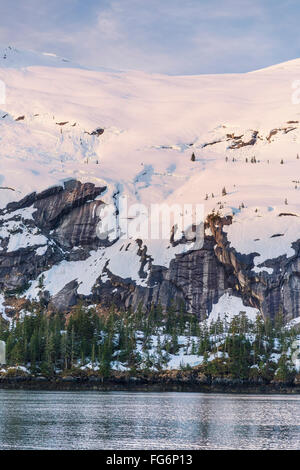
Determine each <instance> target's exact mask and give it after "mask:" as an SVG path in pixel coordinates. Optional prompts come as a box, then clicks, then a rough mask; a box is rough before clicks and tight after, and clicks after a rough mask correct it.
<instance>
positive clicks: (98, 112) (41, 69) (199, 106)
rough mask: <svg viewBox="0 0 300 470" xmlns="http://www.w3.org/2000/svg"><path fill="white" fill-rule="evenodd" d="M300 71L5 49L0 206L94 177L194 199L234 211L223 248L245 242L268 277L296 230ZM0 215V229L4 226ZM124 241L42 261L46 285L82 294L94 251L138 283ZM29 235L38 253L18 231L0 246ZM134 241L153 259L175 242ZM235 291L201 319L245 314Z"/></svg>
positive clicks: (146, 200) (158, 198) (147, 199)
mask: <svg viewBox="0 0 300 470" xmlns="http://www.w3.org/2000/svg"><path fill="white" fill-rule="evenodd" d="M4 56H6V57H4ZM299 77H300V59H298V60H294V61H290V62H286V63H283V64H280V65H278V66H275V67H269V68H266V69H263V70H258V71H255V72H251V73H246V74H226V75H202V76H166V75H159V74H147V73H144V72H139V71H128V72H118V71H116V72H114V71H105V70H86V69H83V68H81V67H79V66H77V65H76V64H72V63H71V62H68V61H66V60H65V59H61V58H58V57H56V56H55V55H53V54H51V53H46V54H43V55H38V54H35V53H32V52H30V53H29V52H23V51H16V50H14V49H6V50H5V51H3V53H2V55H1V59H0V79H1V80H2V81H3V82H4V83H5V85H6V103H4V104H1V105H0V208H4V207H5V206H6V205H7V204H8V203H9V202H12V201H16V200H19V199H21V198H22V197H23V196H25V195H26V194H28V193H31V192H33V191H41V190H44V189H45V188H47V187H49V186H52V185H57V184H62V181H64V180H65V179H67V178H77V179H79V180H80V181H81V182H93V183H95V184H97V185H106V186H107V187H108V190H107V192H106V193H105V194H104V195H103V196H102V195H101V199H102V200H104V202H106V203H111V202H112V200H113V199H112V196H113V194H114V193H115V192H116V190H117V191H118V194H119V196H120V195H126V196H127V197H128V201H129V203H136V202H139V203H143V204H145V205H146V206H149V205H150V204H151V203H162V202H164V203H166V204H170V205H171V204H174V203H179V204H182V205H183V204H188V203H192V204H204V212H205V214H208V213H211V211H212V210H215V211H219V212H221V213H222V214H224V215H228V214H233V224H232V225H231V226H228V227H226V231H227V234H228V240H229V241H230V242H231V246H233V247H234V248H235V249H236V250H237V251H238V252H240V253H243V254H248V253H255V257H254V265H255V266H254V271H255V272H257V273H259V272H261V271H264V272H265V273H266V275H268V274H271V273H272V272H273V270H272V268H268V266H266V265H265V262H266V261H267V260H268V259H272V258H277V257H278V256H282V255H286V256H287V257H291V256H293V254H294V250H293V248H292V243H293V242H294V241H296V240H297V239H298V238H300V237H299V232H300V198H299V194H300V193H299V191H300V159H299V157H297V155H298V153H299V154H300V104H294V103H295V102H296V101H297V97H298V94H299V93H298V92H297V89H296V88H295V85H294V82H295V80H297V79H299ZM97 129H101V130H104V132H103V133H101V134H99V135H98V134H97V132H95V131H96V130H97ZM101 132H102V131H101ZM192 153H194V154H195V161H192V160H191V155H192ZM224 187H225V188H226V194H225V195H224V194H222V189H223V188H224ZM5 217H6V216H4V217H2V219H1V227H0V239H1V238H4V237H5V234H7V232H8V231H9V230H12V229H14V227H13V224H15V223H12V222H10V220H9V218H7V217H6V218H5ZM19 224H22V221H20V222H19ZM129 241H130V243H131V246H130V249H129V250H127V251H126V250H124V249H123V251H122V247H121V245H124V241H122V243H121V241H120V240H119V241H117V242H116V243H115V244H114V245H112V246H111V247H109V248H108V249H105V250H104V249H101V250H98V251H95V252H91V253H90V257H89V258H88V259H86V260H85V261H78V262H69V263H68V262H63V263H61V264H60V265H57V266H54V267H52V268H51V269H50V270H49V271H47V272H45V273H44V277H45V279H44V282H45V287H46V288H47V289H48V290H49V291H50V292H51V293H52V294H55V293H57V292H58V291H59V290H60V289H61V288H62V287H64V285H65V284H66V283H67V282H69V281H71V280H73V279H77V280H78V282H79V284H80V286H79V291H78V292H79V293H82V294H88V293H90V292H91V288H92V286H93V285H94V283H95V281H96V279H97V278H98V276H99V272H100V270H101V267H102V269H103V268H104V266H105V264H106V262H107V261H109V265H108V268H109V269H110V270H111V272H113V273H114V274H116V275H118V276H120V277H123V278H126V277H130V278H131V279H133V280H135V281H136V282H138V283H140V284H141V285H144V283H145V282H146V280H147V279H143V280H141V279H140V278H139V276H138V271H139V269H140V259H139V258H138V256H137V254H136V253H137V249H138V247H137V245H136V243H135V241H134V240H133V239H131V240H129ZM30 244H32V245H37V249H38V250H40V251H39V253H40V254H41V255H43V253H44V252H45V249H46V246H47V239H46V238H45V237H44V236H43V235H41V234H38V233H28V232H26V231H25V233H24V232H23V233H22V235H20V234H16V235H14V236H13V237H11V239H10V242H9V247H8V250H9V251H14V250H16V249H18V248H21V247H27V246H29V245H30ZM147 247H148V252H147V253H148V254H150V255H151V256H152V257H153V259H154V262H156V263H158V264H161V265H164V266H168V265H169V263H170V261H171V259H172V258H173V257H174V256H175V254H176V253H180V252H182V251H183V250H186V249H187V248H186V247H184V246H183V245H178V246H177V247H175V248H172V247H170V246H169V244H168V243H167V242H166V241H165V240H164V241H162V242H158V241H155V240H148V241H147ZM121 251H122V253H121ZM120 253H121V254H120ZM145 269H146V268H145ZM103 276H105V274H103ZM37 286H38V280H36V281H34V282H33V284H32V286H31V288H30V290H29V291H28V293H27V296H28V297H30V298H34V297H35V296H36V295H37ZM236 302H237V300H235V299H234V298H230V297H226V298H224V299H223V300H222V299H221V300H220V302H219V303H218V304H217V305H215V307H214V309H213V312H212V313H211V316H212V318H214V319H215V317H216V315H218V314H221V313H230V312H229V311H230V310H231V309H232V311H233V312H234V313H236V311H237V310H239V311H247V307H244V306H243V305H242V304H241V305H238V306H237V305H236ZM252 310H254V309H251V312H249V314H250V316H251V315H252V314H254V312H252ZM247 313H248V311H247ZM255 313H256V312H255Z"/></svg>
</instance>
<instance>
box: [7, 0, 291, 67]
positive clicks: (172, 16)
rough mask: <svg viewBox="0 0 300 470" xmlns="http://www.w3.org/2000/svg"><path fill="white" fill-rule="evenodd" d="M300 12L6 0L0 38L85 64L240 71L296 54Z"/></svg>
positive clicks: (240, 4) (155, 1) (275, 5)
mask: <svg viewBox="0 0 300 470" xmlns="http://www.w3.org/2000/svg"><path fill="white" fill-rule="evenodd" d="M299 12H300V6H299V4H298V2H297V0H281V1H279V0H265V1H264V2H261V1H260V0H226V1H222V0H201V1H199V0H185V1H184V2H182V0H163V1H162V0H147V1H141V0H85V2H82V0H64V1H63V2H61V1H58V0H51V2H49V1H48V0H39V1H38V0H26V2H24V1H22V0H2V1H1V17H2V22H1V26H0V42H1V43H2V45H7V44H12V45H15V46H16V47H19V48H31V49H36V50H39V51H41V52H43V51H45V50H46V51H52V52H55V53H57V54H59V55H63V56H67V57H69V58H71V59H73V60H75V61H77V62H81V63H83V65H86V66H89V65H90V66H98V65H101V66H106V67H110V68H116V69H128V68H134V69H142V70H145V71H149V72H163V73H170V74H184V73H187V74H191V73H192V74H196V73H212V72H215V73H221V72H240V71H247V70H251V69H255V68H260V67H263V66H267V65H271V64H272V63H276V62H280V61H283V60H288V59H291V58H294V57H296V56H297V55H298V48H299V39H298V24H297V22H298V21H297V18H298V17H299ZM297 13H298V14H297Z"/></svg>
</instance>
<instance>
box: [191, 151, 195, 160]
mask: <svg viewBox="0 0 300 470" xmlns="http://www.w3.org/2000/svg"><path fill="white" fill-rule="evenodd" d="M195 160H196V155H195V154H194V152H193V153H192V156H191V161H192V162H194V161H195Z"/></svg>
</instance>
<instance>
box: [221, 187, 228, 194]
mask: <svg viewBox="0 0 300 470" xmlns="http://www.w3.org/2000/svg"><path fill="white" fill-rule="evenodd" d="M226 194H227V192H226V188H225V186H224V188H223V189H222V196H226Z"/></svg>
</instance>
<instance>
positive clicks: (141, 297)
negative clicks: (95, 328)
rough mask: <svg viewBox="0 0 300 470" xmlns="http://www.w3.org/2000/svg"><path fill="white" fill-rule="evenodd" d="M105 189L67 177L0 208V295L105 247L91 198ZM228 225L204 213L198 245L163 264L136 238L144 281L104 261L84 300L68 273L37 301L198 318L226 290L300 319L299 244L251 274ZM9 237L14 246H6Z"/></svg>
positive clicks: (269, 311) (249, 258) (268, 311)
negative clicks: (170, 310) (160, 310)
mask: <svg viewBox="0 0 300 470" xmlns="http://www.w3.org/2000/svg"><path fill="white" fill-rule="evenodd" d="M105 189H106V188H105V187H96V186H95V185H94V184H91V183H85V184H82V183H80V182H79V181H75V180H71V181H68V182H67V183H65V184H64V186H56V187H53V188H49V189H47V190H45V191H43V192H42V193H38V194H37V193H32V194H30V195H28V196H26V197H25V198H24V199H22V200H21V201H19V202H15V203H11V204H9V205H8V206H7V208H6V210H4V211H0V228H1V227H2V229H3V228H4V231H3V230H2V232H1V233H2V235H1V238H0V292H2V293H4V294H5V295H6V297H7V296H8V295H10V296H12V295H18V296H22V295H23V293H24V292H25V291H26V289H27V288H28V287H29V285H30V282H31V281H33V280H35V279H37V277H38V276H39V275H40V274H41V273H43V272H46V271H47V270H49V269H50V268H51V267H52V266H54V265H58V264H59V263H62V262H64V263H67V262H71V261H75V262H76V261H80V260H86V259H87V258H88V257H89V256H90V253H91V251H92V250H97V249H98V248H100V247H107V246H109V245H111V242H109V241H108V240H100V239H99V238H98V237H97V236H96V227H97V224H98V222H99V216H98V211H97V209H98V207H99V206H100V205H101V204H103V202H102V201H101V199H99V196H100V198H101V194H102V193H103V192H104V190H105ZM231 223H232V218H231V217H219V216H217V215H211V216H209V217H208V219H207V222H206V225H207V228H208V227H209V228H210V233H211V235H209V236H208V235H206V236H205V239H204V245H203V247H202V248H201V249H200V250H195V251H189V252H187V253H184V254H178V255H176V256H175V258H174V259H172V261H171V262H170V265H169V267H163V266H159V265H155V264H153V260H152V258H151V256H149V255H151V253H147V247H146V246H145V245H144V244H143V243H142V241H141V240H137V252H136V253H137V254H136V256H138V257H139V261H140V265H141V268H140V270H139V273H138V274H139V276H140V278H141V280H143V279H144V280H145V276H147V280H146V282H145V281H144V282H141V283H137V282H135V281H134V280H132V279H131V278H130V277H128V278H121V277H119V276H117V275H116V274H115V273H113V272H112V271H110V269H109V264H108V263H106V264H105V266H104V268H103V265H102V267H100V266H99V277H98V279H97V280H96V282H95V283H94V286H93V288H92V290H91V293H90V295H88V296H86V297H84V296H83V295H82V294H80V289H79V286H80V280H78V279H77V277H78V275H77V274H76V273H74V279H72V277H71V278H68V280H67V281H66V282H65V284H64V285H63V286H62V287H61V289H60V291H59V292H56V293H55V295H52V296H51V295H50V293H49V292H48V291H47V286H45V288H44V289H43V292H42V295H41V296H40V297H41V298H42V299H43V302H44V304H45V305H46V306H47V305H48V306H49V308H51V309H54V310H59V311H66V312H67V311H68V310H69V309H70V308H71V307H72V306H74V305H75V304H76V303H77V302H78V301H80V300H84V299H85V298H86V300H88V301H89V302H91V303H97V304H101V305H103V306H109V305H111V304H112V303H114V304H115V305H116V306H118V307H120V308H128V307H132V308H137V307H138V306H139V305H141V306H142V307H143V308H145V309H148V308H150V306H151V305H152V304H161V305H162V306H163V307H164V308H166V307H170V306H172V305H173V306H174V307H175V308H178V309H180V308H184V309H186V310H187V311H189V312H191V313H194V314H196V315H197V316H198V317H199V318H201V319H204V318H206V316H207V314H208V313H209V312H210V311H211V309H212V306H213V304H215V303H217V302H218V300H219V299H220V297H221V296H222V295H223V294H224V292H228V291H230V292H232V293H233V295H237V296H240V297H241V298H242V299H243V302H244V304H245V305H248V306H253V307H256V308H258V309H259V310H260V311H261V312H262V313H263V315H264V316H266V317H267V316H268V317H274V316H275V315H276V314H277V313H280V312H281V313H283V314H284V316H285V318H286V321H289V320H290V319H292V318H294V317H297V316H300V242H298V241H297V242H295V243H294V244H293V248H294V250H295V255H294V256H293V257H290V258H287V257H286V256H281V257H279V258H277V259H274V260H268V261H266V262H265V266H266V267H267V268H272V269H268V272H266V271H261V272H259V273H256V272H254V271H253V267H254V264H253V258H254V256H255V253H252V254H248V255H245V254H241V253H238V252H237V251H236V250H235V249H234V247H232V246H231V245H230V243H229V242H228V240H227V236H226V232H225V231H224V226H225V225H229V224H231ZM3 233H4V235H3ZM13 237H17V240H18V243H16V242H14V243H12V238H13ZM26 240H29V241H30V242H28V243H27V242H26ZM120 256H122V254H121V253H120ZM272 270H273V272H272V273H271V271H272ZM103 274H105V276H103ZM101 275H102V279H101ZM141 284H142V285H141Z"/></svg>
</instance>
